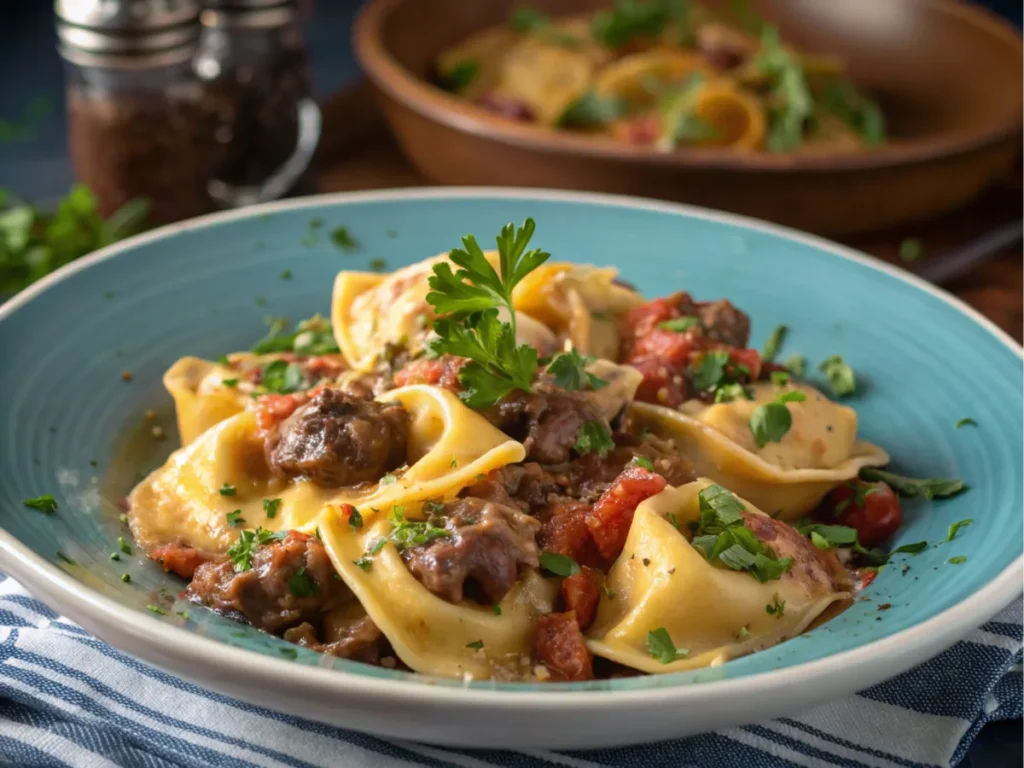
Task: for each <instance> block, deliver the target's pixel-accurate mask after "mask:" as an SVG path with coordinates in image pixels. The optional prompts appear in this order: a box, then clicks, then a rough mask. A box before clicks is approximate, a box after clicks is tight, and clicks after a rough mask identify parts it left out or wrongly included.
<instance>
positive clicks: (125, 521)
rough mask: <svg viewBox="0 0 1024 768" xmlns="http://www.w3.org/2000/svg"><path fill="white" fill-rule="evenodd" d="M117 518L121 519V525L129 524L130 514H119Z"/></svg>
mask: <svg viewBox="0 0 1024 768" xmlns="http://www.w3.org/2000/svg"><path fill="white" fill-rule="evenodd" d="M117 519H118V521H120V523H121V525H128V515H118V516H117Z"/></svg>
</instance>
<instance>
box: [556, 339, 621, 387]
mask: <svg viewBox="0 0 1024 768" xmlns="http://www.w3.org/2000/svg"><path fill="white" fill-rule="evenodd" d="M593 361H594V358H593V357H588V356H586V355H581V354H580V353H579V352H577V351H576V349H575V348H573V349H570V350H569V351H568V352H562V353H560V354H557V355H555V357H554V359H553V360H552V361H551V363H550V364H549V365H548V368H547V371H548V373H549V374H551V376H552V377H553V380H554V383H555V384H556V385H557V386H559V387H561V388H562V389H573V390H586V389H601V387H604V386H607V384H608V382H607V381H605V380H604V379H602V378H599V377H597V376H595V375H594V374H592V373H588V372H587V370H586V367H587V365H589V364H590V363H592V362H593Z"/></svg>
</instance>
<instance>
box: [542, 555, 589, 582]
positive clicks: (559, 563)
mask: <svg viewBox="0 0 1024 768" xmlns="http://www.w3.org/2000/svg"><path fill="white" fill-rule="evenodd" d="M538 559H539V560H540V567H541V568H543V569H544V570H545V571H548V572H549V573H553V574H555V576H573V575H575V574H577V573H579V572H580V566H579V564H578V563H577V562H576V561H575V560H573V559H572V558H571V557H569V556H568V555H560V554H558V553H557V552H541V553H540V557H539V558H538Z"/></svg>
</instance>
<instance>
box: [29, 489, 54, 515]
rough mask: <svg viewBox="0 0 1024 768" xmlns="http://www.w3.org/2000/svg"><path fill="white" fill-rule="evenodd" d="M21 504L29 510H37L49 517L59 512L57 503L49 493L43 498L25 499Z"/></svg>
mask: <svg viewBox="0 0 1024 768" xmlns="http://www.w3.org/2000/svg"><path fill="white" fill-rule="evenodd" d="M21 503H22V504H24V505H25V506H26V507H28V508H29V509H36V510H39V511H40V512H45V513H46V514H48V515H52V514H53V513H54V512H56V511H57V501H56V499H54V498H53V496H51V495H50V494H48V493H47V494H44V495H43V496H36V497H35V498H34V499H25V500H24V501H23V502H21Z"/></svg>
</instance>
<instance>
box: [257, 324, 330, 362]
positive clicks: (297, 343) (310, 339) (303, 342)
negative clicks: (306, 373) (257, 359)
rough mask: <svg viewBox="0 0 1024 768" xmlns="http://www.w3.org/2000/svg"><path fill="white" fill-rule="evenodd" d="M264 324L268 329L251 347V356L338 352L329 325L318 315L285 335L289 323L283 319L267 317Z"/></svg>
mask: <svg viewBox="0 0 1024 768" xmlns="http://www.w3.org/2000/svg"><path fill="white" fill-rule="evenodd" d="M266 322H267V325H269V326H270V329H269V330H268V331H267V335H266V336H264V337H263V338H262V339H260V340H259V341H258V342H256V344H254V345H253V347H252V350H251V351H252V352H253V354H257V355H267V354H271V353H274V352H294V353H295V354H297V355H329V354H334V353H336V352H338V344H337V342H336V341H335V340H334V333H333V331H332V329H331V324H330V323H329V322H328V321H327V320H326V319H324V318H323V317H320V315H313V317H310V318H307V319H306V320H303V321H301V322H300V323H299V324H298V325H296V326H295V332H294V333H285V331H286V330H287V329H288V325H289V323H288V321H287V320H285V319H284V318H283V317H268V318H267V320H266Z"/></svg>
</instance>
